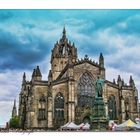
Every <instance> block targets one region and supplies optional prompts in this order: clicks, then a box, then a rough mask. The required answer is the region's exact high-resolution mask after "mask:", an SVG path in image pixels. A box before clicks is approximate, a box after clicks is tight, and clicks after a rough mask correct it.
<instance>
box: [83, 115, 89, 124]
mask: <svg viewBox="0 0 140 140" xmlns="http://www.w3.org/2000/svg"><path fill="white" fill-rule="evenodd" d="M83 123H88V124H90V117H89V116H86V117H84V119H83Z"/></svg>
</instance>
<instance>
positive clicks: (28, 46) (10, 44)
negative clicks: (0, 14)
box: [0, 29, 50, 71]
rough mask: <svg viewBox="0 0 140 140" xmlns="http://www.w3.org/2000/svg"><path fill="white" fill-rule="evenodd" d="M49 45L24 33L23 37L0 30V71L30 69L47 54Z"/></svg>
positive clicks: (37, 37) (36, 37)
mask: <svg viewBox="0 0 140 140" xmlns="http://www.w3.org/2000/svg"><path fill="white" fill-rule="evenodd" d="M49 49H50V48H49V44H48V43H47V42H46V41H44V40H43V39H42V38H41V37H39V36H35V35H33V34H29V33H26V34H24V37H21V38H20V37H19V36H18V35H15V34H12V33H10V32H8V31H5V30H2V29H1V30H0V70H1V71H2V70H6V69H30V68H31V67H32V66H34V65H35V63H38V62H41V61H42V60H43V59H44V58H45V57H46V55H47V54H48V52H49V51H48V50H49Z"/></svg>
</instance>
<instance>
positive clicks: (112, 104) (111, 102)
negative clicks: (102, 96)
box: [108, 95, 116, 120]
mask: <svg viewBox="0 0 140 140" xmlns="http://www.w3.org/2000/svg"><path fill="white" fill-rule="evenodd" d="M108 115H109V119H110V120H115V119H116V100H115V96H113V95H111V96H110V97H109V99H108Z"/></svg>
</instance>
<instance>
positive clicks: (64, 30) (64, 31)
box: [62, 26, 66, 40]
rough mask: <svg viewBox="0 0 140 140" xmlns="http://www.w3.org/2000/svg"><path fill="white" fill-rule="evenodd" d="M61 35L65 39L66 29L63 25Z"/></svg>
mask: <svg viewBox="0 0 140 140" xmlns="http://www.w3.org/2000/svg"><path fill="white" fill-rule="evenodd" d="M62 33H63V35H62V39H63V40H65V39H66V29H65V26H64V28H63V32H62Z"/></svg>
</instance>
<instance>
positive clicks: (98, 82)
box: [96, 76, 105, 97]
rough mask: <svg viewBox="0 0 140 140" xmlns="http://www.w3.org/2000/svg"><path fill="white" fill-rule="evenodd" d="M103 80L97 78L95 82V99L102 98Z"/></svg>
mask: <svg viewBox="0 0 140 140" xmlns="http://www.w3.org/2000/svg"><path fill="white" fill-rule="evenodd" d="M104 81H105V80H104V79H101V78H100V77H99V76H98V77H97V80H96V97H103V86H104Z"/></svg>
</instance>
